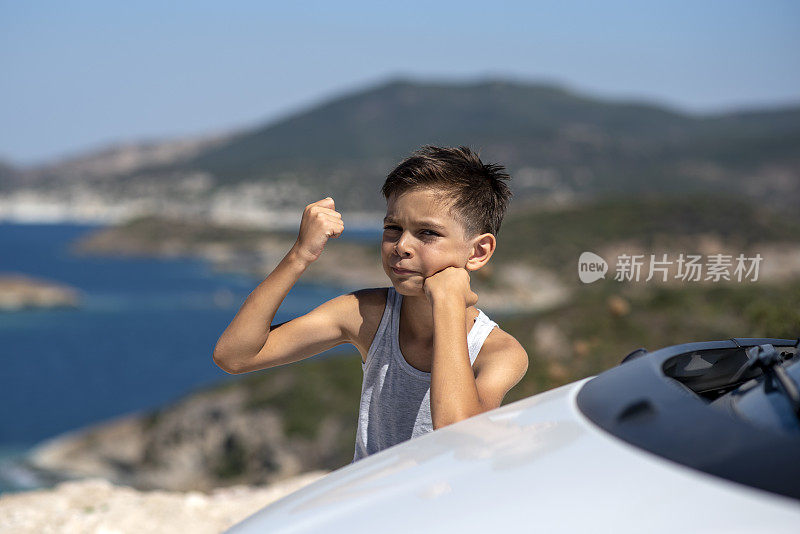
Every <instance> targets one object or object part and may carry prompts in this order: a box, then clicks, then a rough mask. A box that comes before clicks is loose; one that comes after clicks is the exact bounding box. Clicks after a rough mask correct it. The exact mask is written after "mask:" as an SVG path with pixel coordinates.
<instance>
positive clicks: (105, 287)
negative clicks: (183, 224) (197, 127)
mask: <svg viewBox="0 0 800 534" xmlns="http://www.w3.org/2000/svg"><path fill="white" fill-rule="evenodd" d="M99 228H102V227H99V226H92V225H77V224H36V225H20V224H8V223H6V224H0V272H8V271H13V272H19V273H25V274H30V275H33V276H38V277H43V278H47V279H49V280H54V281H58V282H63V283H66V284H69V285H71V286H73V287H76V288H77V289H79V290H80V291H81V292H82V293H83V300H82V305H81V306H80V307H79V308H77V309H54V310H31V311H20V312H13V313H1V312H0V365H2V367H0V459H1V458H2V457H3V455H5V456H6V457H9V456H18V455H19V454H20V453H21V452H24V451H25V450H26V449H27V448H29V447H30V446H31V445H33V444H35V443H36V442H38V441H40V440H42V439H45V438H48V437H51V436H54V435H57V434H59V433H62V432H64V431H68V430H72V429H75V428H78V427H81V426H84V425H86V424H89V423H94V422H97V421H101V420H104V419H107V418H111V417H114V416H119V415H122V414H128V413H132V412H139V411H143V410H146V409H149V408H153V407H157V406H160V405H163V404H165V403H168V402H171V401H174V400H177V399H178V398H180V397H181V396H183V395H185V394H186V393H188V392H190V391H191V390H193V389H195V388H198V387H202V386H205V385H210V384H213V383H218V382H220V381H225V380H232V379H235V377H231V375H228V374H227V373H225V372H224V371H222V370H221V369H219V368H218V367H217V366H216V365H215V364H214V363H213V361H212V359H211V353H212V351H213V348H214V344H215V343H216V341H217V339H218V338H219V335H220V334H221V333H222V331H223V330H224V329H225V327H226V326H227V325H228V324H229V322H230V321H231V319H233V316H234V315H235V314H236V311H237V310H238V309H239V306H240V305H241V304H242V302H243V301H244V299H245V298H246V297H247V295H248V294H249V293H250V292H251V291H252V290H253V289H255V287H256V286H257V285H258V283H259V282H261V280H263V277H262V278H258V279H257V278H251V277H248V276H243V275H235V274H221V273H216V272H214V271H213V270H212V269H211V267H210V265H208V264H207V263H205V262H203V261H199V260H194V259H176V260H159V259H142V258H139V259H132V258H127V259H119V258H97V257H78V256H73V255H72V254H70V252H69V251H68V249H67V247H68V245H69V243H70V242H72V241H73V240H75V239H77V238H79V237H81V236H83V235H84V234H86V233H88V232H92V231H95V230H97V229H99ZM351 234H352V235H351V236H350V237H351V238H353V239H359V240H372V239H375V238H376V237H377V235H379V234H376V233H374V232H363V231H362V232H351ZM266 274H268V273H265V275H264V277H266ZM350 289H353V288H346V287H334V286H325V285H313V284H307V283H302V282H301V283H298V284H297V285H295V287H293V288H292V290H291V291H290V293H289V295H288V296H287V298H286V300H284V302H283V304H282V306H281V308H280V309H279V310H278V313H277V315H276V317H275V322H280V321H284V320H288V319H291V318H293V317H296V316H298V315H300V314H303V313H306V312H307V311H309V310H310V309H312V308H313V307H315V306H317V305H318V304H320V303H322V302H324V301H325V300H327V299H330V298H332V297H334V296H336V295H339V294H341V293H343V292H346V291H349V290H350ZM337 349H339V350H340V351H342V350H349V347H348V346H341V347H337ZM330 352H331V353H333V352H336V349H334V350H332V351H330ZM15 484H16V485H15ZM18 484H19V481H16V482H14V481H10V480H8V479H5V480H4V476H3V471H2V470H0V492H2V491H8V490H13V489H19V488H18Z"/></svg>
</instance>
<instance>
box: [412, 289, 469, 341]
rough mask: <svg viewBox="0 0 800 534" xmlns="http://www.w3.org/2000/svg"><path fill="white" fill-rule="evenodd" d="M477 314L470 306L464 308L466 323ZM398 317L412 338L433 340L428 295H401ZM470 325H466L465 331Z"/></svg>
mask: <svg viewBox="0 0 800 534" xmlns="http://www.w3.org/2000/svg"><path fill="white" fill-rule="evenodd" d="M477 316H478V310H477V309H476V308H475V307H473V306H470V307H469V308H467V310H466V320H467V325H471V324H472V323H473V322H474V321H475V318H476V317H477ZM400 319H401V321H402V323H403V324H404V326H405V327H406V329H407V330H406V331H407V332H408V334H410V336H411V338H412V339H415V340H417V341H420V342H423V341H430V342H433V306H432V305H431V303H430V301H429V300H428V297H426V296H425V295H421V296H415V295H411V296H406V295H403V302H402V303H401V307H400ZM404 330H405V329H404ZM469 330H470V327H469V326H467V333H469Z"/></svg>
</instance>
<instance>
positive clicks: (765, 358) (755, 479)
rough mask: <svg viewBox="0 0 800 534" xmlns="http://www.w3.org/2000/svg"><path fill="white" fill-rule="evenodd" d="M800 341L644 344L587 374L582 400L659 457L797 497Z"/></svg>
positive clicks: (595, 415) (613, 429)
mask: <svg viewBox="0 0 800 534" xmlns="http://www.w3.org/2000/svg"><path fill="white" fill-rule="evenodd" d="M798 384H800V351H798V340H786V339H732V340H727V341H715V342H703V343H688V344H684V345H676V346H673V347H667V348H665V349H661V350H658V351H655V352H652V353H648V352H647V351H645V350H642V349H640V350H638V351H634V353H631V355H629V356H628V357H626V358H625V360H624V363H622V364H621V365H619V366H617V367H615V368H613V369H610V370H608V371H606V372H605V373H602V374H600V375H598V376H597V377H595V378H593V379H592V380H589V381H588V382H587V383H586V384H585V385H584V386H583V387H582V388H581V391H580V392H579V393H578V407H579V408H580V410H581V412H582V413H583V414H584V415H586V416H587V417H588V418H589V419H590V420H592V421H593V422H594V423H596V424H597V425H598V426H600V427H601V428H603V429H604V430H606V431H608V432H610V433H611V434H613V435H615V436H617V437H619V438H621V439H623V440H625V441H627V442H629V443H631V444H633V445H636V446H638V447H640V448H642V449H645V450H647V451H649V452H652V453H654V454H657V455H659V456H661V457H664V458H667V459H670V460H673V461H676V462H679V463H681V464H683V465H687V466H689V467H693V468H696V469H699V470H701V471H703V472H706V473H710V474H713V475H717V476H720V477H722V478H726V479H728V480H733V481H735V482H739V483H742V484H746V485H749V486H752V487H757V488H761V489H765V490H767V491H772V492H774V493H779V494H781V495H786V496H789V497H793V498H796V499H800V483H798V482H797V481H798V480H800V462H797V461H796V457H797V454H798V451H800V394H799V393H798Z"/></svg>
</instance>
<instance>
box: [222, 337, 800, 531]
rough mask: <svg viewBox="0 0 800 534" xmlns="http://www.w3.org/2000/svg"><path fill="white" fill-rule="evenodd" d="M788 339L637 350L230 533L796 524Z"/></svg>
mask: <svg viewBox="0 0 800 534" xmlns="http://www.w3.org/2000/svg"><path fill="white" fill-rule="evenodd" d="M799 344H800V339H798V340H788V339H771V338H766V339H761V338H759V339H753V338H749V339H744V338H741V339H737V338H735V339H728V340H722V341H705V342H695V343H686V344H681V345H675V346H671V347H666V348H662V349H660V350H657V351H654V352H648V351H647V350H645V349H643V348H642V349H637V350H636V351H634V352H632V353H631V354H629V355H628V356H626V357H625V358H624V359H623V360H622V362H621V363H620V365H618V366H616V367H614V368H612V369H609V370H607V371H605V372H603V373H601V374H599V375H597V376H594V377H588V378H585V379H583V380H579V381H577V382H574V383H571V384H567V385H565V386H562V387H559V388H556V389H553V390H550V391H547V392H544V393H540V394H537V395H534V396H531V397H528V398H525V399H522V400H519V401H516V402H513V403H510V404H507V405H505V406H501V407H499V408H497V409H494V410H491V411H488V412H485V413H482V414H479V415H477V416H474V417H471V418H469V419H465V420H463V421H460V422H458V423H455V424H452V425H449V426H446V427H443V428H441V429H438V430H436V431H434V432H431V433H428V434H426V435H423V436H420V437H417V438H414V439H412V440H409V441H406V442H403V443H400V444H398V445H395V446H393V447H390V448H388V449H386V450H383V451H381V452H379V453H377V454H373V455H371V456H368V457H366V458H364V459H361V460H359V461H357V462H355V463H352V464H349V465H347V466H345V467H342V468H340V469H338V470H336V471H334V472H332V473H330V474H328V475H327V476H325V477H323V478H322V479H320V480H318V481H316V482H314V483H312V484H310V485H308V486H305V487H303V488H301V489H300V490H298V491H296V492H294V493H292V494H290V495H287V496H285V497H283V498H282V499H280V500H277V501H275V502H273V503H271V504H270V505H268V506H266V507H265V508H263V509H261V510H259V511H258V512H256V513H255V514H253V515H251V516H249V517H247V518H246V519H244V520H243V521H241V522H240V523H238V524H236V525H234V526H233V527H231V528H230V529H229V530H227V531H226V532H228V533H229V534H253V533H263V532H270V533H280V532H291V533H311V532H314V533H319V532H347V533H353V532H370V533H372V532H376V531H377V532H381V533H386V532H403V533H408V532H415V533H416V532H436V533H439V534H441V533H463V532H502V531H512V532H615V533H625V532H636V533H641V532H648V533H661V532H664V533H667V532H669V533H672V534H674V533H676V532H786V533H789V532H791V533H797V532H800V394H798V387H797V384H798V383H800V351H799V350H798V345H799Z"/></svg>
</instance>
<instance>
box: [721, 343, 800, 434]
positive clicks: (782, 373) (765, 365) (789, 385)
mask: <svg viewBox="0 0 800 534" xmlns="http://www.w3.org/2000/svg"><path fill="white" fill-rule="evenodd" d="M746 353H747V358H748V360H747V363H745V364H744V365H743V366H742V367H741V368H740V369H739V370H738V371H737V372H736V375H735V376H734V377H733V380H732V382H734V383H735V382H738V381H739V379H741V377H742V376H744V375H745V374H746V373H747V372H748V371H750V370H751V369H753V368H755V367H758V368H759V369H761V371H762V372H763V373H764V374H765V375H766V376H767V379H768V378H770V377H774V378H775V381H776V382H777V383H778V386H779V387H778V388H776V389H778V390H780V391H781V392H782V393H783V395H784V396H785V397H786V399H787V400H788V401H789V404H791V405H792V411H793V412H794V415H795V416H796V417H797V418H798V419H800V388H798V386H797V383H795V381H794V380H792V377H790V376H789V374H788V373H787V372H786V369H784V368H783V365H782V363H783V357H782V356H781V355H780V354H779V353H778V351H777V350H775V347H773V346H772V345H769V344H767V345H756V346H754V347H750V348H749V349H747V351H746ZM765 387H766V380H765Z"/></svg>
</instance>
